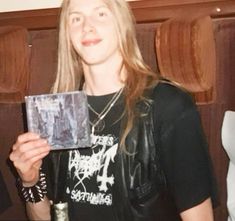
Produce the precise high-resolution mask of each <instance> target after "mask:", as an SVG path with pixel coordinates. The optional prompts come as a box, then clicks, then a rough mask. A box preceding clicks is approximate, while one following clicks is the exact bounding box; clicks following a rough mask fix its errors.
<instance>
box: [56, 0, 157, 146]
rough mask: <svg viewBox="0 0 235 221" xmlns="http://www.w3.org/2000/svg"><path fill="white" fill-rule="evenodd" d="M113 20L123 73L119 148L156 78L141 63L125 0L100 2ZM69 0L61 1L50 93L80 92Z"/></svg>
mask: <svg viewBox="0 0 235 221" xmlns="http://www.w3.org/2000/svg"><path fill="white" fill-rule="evenodd" d="M103 1H104V3H105V4H107V6H108V7H109V8H110V10H111V11H112V13H113V14H114V17H115V18H116V29H117V35H118V40H119V50H120V53H121V55H122V57H123V65H124V68H125V70H126V73H127V77H126V79H125V90H124V97H125V114H126V116H127V121H126V125H125V129H124V131H123V133H122V137H121V141H120V146H125V145H124V144H125V139H126V137H127V135H128V133H129V132H130V130H131V128H132V126H133V120H134V117H135V114H136V113H135V111H134V110H135V108H134V107H135V105H136V103H137V102H138V101H139V100H141V99H144V97H143V93H144V91H145V89H147V88H150V87H152V86H153V85H155V84H156V83H157V82H158V76H157V74H156V73H153V72H152V71H151V69H150V68H149V67H148V66H147V65H146V64H145V62H144V60H143V58H142V55H141V53H140V49H139V46H138V44H137V40H136V33H135V26H134V24H135V22H134V17H133V14H132V12H131V10H130V8H129V5H128V3H127V2H126V1H125V0H103ZM69 5H70V0H64V1H63V3H62V7H61V14H60V29H59V45H58V66H57V77H56V81H55V83H54V86H53V89H52V92H53V93H57V92H65V91H73V90H78V89H81V87H82V84H83V81H84V79H83V78H84V76H83V71H82V66H81V61H80V57H79V55H78V54H77V53H76V51H75V50H74V48H73V46H72V44H71V41H70V38H69V33H68V17H69Z"/></svg>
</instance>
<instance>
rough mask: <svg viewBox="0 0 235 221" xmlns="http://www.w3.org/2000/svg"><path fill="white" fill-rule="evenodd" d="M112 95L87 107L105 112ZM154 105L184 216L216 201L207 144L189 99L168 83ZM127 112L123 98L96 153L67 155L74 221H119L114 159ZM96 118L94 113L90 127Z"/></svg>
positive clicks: (95, 144)
mask: <svg viewBox="0 0 235 221" xmlns="http://www.w3.org/2000/svg"><path fill="white" fill-rule="evenodd" d="M113 95H114V94H109V95H104V96H88V103H89V104H90V105H91V106H92V108H93V109H94V110H95V111H96V112H97V113H100V112H101V111H102V110H103V108H104V107H105V106H106V105H107V103H108V102H109V101H110V99H111V98H112V97H113ZM153 100H154V124H155V126H154V127H155V136H156V139H155V141H156V142H157V144H156V146H158V147H159V148H160V150H161V156H160V159H161V163H162V165H163V170H164V172H165V175H166V179H167V183H168V187H169V191H170V193H171V194H172V196H173V199H174V201H175V204H176V207H177V209H178V211H179V212H182V211H184V210H186V209H188V208H191V207H193V206H195V205H197V204H199V203H201V202H203V201H204V200H205V199H207V198H208V197H212V198H213V196H214V189H213V188H214V183H213V182H214V181H213V175H212V170H211V162H210V159H209V155H208V150H207V143H206V141H205V136H204V134H203V131H202V128H201V123H200V117H199V114H198V111H197V109H196V106H195V104H194V102H193V101H192V99H191V96H190V95H188V94H187V93H186V92H184V91H182V90H181V89H179V88H176V87H174V86H171V85H169V84H165V83H159V84H158V86H156V88H155V90H154V97H153ZM123 109H124V104H123V99H122V98H120V99H119V100H118V101H117V103H116V104H115V105H114V106H113V107H112V108H111V110H110V111H109V113H108V114H107V115H106V116H105V118H104V120H105V127H104V129H103V130H102V131H101V132H98V133H95V135H94V136H93V138H92V140H93V141H92V148H85V149H79V150H74V151H67V153H66V156H67V157H66V159H67V161H68V164H67V165H68V170H67V172H66V182H65V183H64V185H65V188H64V192H66V194H65V198H66V200H67V201H68V202H69V215H70V221H73V220H74V221H75V220H79V221H93V220H95V221H101V220H102V221H103V220H109V221H114V220H116V219H115V217H114V210H115V204H114V203H122V202H113V198H112V191H113V188H112V187H113V185H115V177H114V169H115V166H118V165H116V164H115V155H116V152H117V148H118V143H119V133H120V117H121V115H122V112H123ZM96 117H97V116H96V114H95V113H94V112H92V111H90V119H91V122H93V121H94V119H95V118H96ZM49 162H50V161H49ZM46 164H48V161H46V160H45V162H44V165H43V166H44V168H48V167H47V166H46ZM46 170H47V169H46ZM47 173H48V171H47ZM48 186H50V183H48ZM59 191H63V190H62V189H61V190H59ZM48 192H49V193H51V192H53V191H52V188H50V187H49V190H48ZM51 195H53V194H49V197H51ZM130 212H131V211H130ZM156 220H157V217H156Z"/></svg>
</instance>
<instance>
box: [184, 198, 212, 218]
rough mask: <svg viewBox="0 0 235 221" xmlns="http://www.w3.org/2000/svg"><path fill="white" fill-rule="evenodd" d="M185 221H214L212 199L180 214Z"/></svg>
mask: <svg viewBox="0 0 235 221" xmlns="http://www.w3.org/2000/svg"><path fill="white" fill-rule="evenodd" d="M180 216H181V218H182V220H183V221H204V220H206V221H213V220H214V218H213V210H212V204H211V199H210V198H208V199H206V200H205V201H203V202H202V203H200V204H198V205H196V206H194V207H192V208H190V209H187V210H185V211H183V212H181V213H180Z"/></svg>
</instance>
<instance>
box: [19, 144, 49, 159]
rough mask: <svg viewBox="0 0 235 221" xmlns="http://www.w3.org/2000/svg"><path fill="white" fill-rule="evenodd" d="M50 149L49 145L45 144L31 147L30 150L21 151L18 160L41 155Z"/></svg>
mask: <svg viewBox="0 0 235 221" xmlns="http://www.w3.org/2000/svg"><path fill="white" fill-rule="evenodd" d="M50 149H51V148H50V146H49V145H47V144H45V145H43V146H39V147H35V148H32V149H30V150H27V151H25V152H22V154H21V155H19V160H21V161H27V160H30V159H31V158H34V157H37V156H38V155H41V154H43V153H49V151H50Z"/></svg>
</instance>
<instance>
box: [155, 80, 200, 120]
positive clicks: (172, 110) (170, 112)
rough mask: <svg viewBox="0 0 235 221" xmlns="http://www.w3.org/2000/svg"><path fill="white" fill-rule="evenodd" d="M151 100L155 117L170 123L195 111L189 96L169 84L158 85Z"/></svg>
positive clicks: (192, 100) (182, 90)
mask: <svg viewBox="0 0 235 221" xmlns="http://www.w3.org/2000/svg"><path fill="white" fill-rule="evenodd" d="M152 100H153V105H154V114H155V115H156V117H157V118H158V119H164V120H169V121H171V122H173V121H174V120H175V119H177V118H180V116H183V115H185V114H186V113H188V112H191V111H195V110H196V105H195V102H194V99H193V97H192V96H191V94H190V93H189V92H187V91H186V90H184V89H182V88H179V87H177V86H174V85H172V84H169V83H163V82H160V83H158V84H157V86H155V88H154V90H153V95H152Z"/></svg>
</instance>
